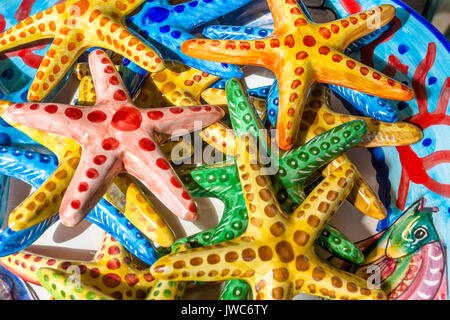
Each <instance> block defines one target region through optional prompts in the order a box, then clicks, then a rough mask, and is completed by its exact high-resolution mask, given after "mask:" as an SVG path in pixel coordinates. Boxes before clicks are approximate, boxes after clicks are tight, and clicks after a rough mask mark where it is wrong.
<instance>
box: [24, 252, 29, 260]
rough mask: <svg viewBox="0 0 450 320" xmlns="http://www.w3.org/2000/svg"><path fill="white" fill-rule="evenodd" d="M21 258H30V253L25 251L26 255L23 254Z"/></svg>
mask: <svg viewBox="0 0 450 320" xmlns="http://www.w3.org/2000/svg"><path fill="white" fill-rule="evenodd" d="M23 258H24V259H25V260H26V259H30V258H31V254H29V253H27V254H26V255H24V256H23Z"/></svg>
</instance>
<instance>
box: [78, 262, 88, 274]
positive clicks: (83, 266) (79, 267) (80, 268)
mask: <svg viewBox="0 0 450 320" xmlns="http://www.w3.org/2000/svg"><path fill="white" fill-rule="evenodd" d="M78 269H79V270H80V274H84V273H86V271H87V267H86V266H85V265H84V264H80V265H79V266H78Z"/></svg>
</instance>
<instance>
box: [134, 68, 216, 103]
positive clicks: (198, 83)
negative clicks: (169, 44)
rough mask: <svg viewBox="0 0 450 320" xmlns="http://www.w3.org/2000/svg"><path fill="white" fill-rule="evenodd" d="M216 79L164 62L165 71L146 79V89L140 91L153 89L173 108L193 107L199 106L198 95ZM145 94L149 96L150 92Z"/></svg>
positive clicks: (192, 69)
mask: <svg viewBox="0 0 450 320" xmlns="http://www.w3.org/2000/svg"><path fill="white" fill-rule="evenodd" d="M217 79H219V78H218V77H216V76H213V75H210V74H208V73H206V72H203V71H200V70H197V69H194V68H191V67H188V66H186V65H184V64H182V63H179V62H177V61H172V60H169V61H166V69H164V70H162V71H160V72H158V73H155V74H152V75H151V77H150V78H148V80H147V81H146V83H147V84H149V86H148V89H147V88H146V87H144V88H142V89H141V90H144V91H145V90H146V89H147V91H148V90H152V88H155V89H156V90H157V94H159V95H161V94H162V95H164V97H165V98H166V99H167V100H169V101H170V102H171V103H172V104H173V105H174V106H178V107H182V106H195V105H200V104H201V102H200V94H201V93H202V92H203V91H204V90H205V89H206V88H208V87H209V86H210V85H211V84H213V83H214V82H215V81H217ZM147 94H148V95H151V92H149V93H147ZM153 106H155V105H154V104H153Z"/></svg>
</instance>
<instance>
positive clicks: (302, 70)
mask: <svg viewBox="0 0 450 320" xmlns="http://www.w3.org/2000/svg"><path fill="white" fill-rule="evenodd" d="M303 72H305V69H303V68H302V67H297V68H295V74H296V75H297V76H300V75H302V74H303Z"/></svg>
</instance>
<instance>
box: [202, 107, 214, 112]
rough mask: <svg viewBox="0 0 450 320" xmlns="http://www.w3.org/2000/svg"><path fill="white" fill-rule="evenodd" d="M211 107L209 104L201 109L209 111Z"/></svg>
mask: <svg viewBox="0 0 450 320" xmlns="http://www.w3.org/2000/svg"><path fill="white" fill-rule="evenodd" d="M211 110H212V108H211V107H210V106H204V107H203V111H206V112H210V111H211Z"/></svg>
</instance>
